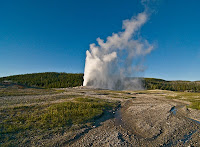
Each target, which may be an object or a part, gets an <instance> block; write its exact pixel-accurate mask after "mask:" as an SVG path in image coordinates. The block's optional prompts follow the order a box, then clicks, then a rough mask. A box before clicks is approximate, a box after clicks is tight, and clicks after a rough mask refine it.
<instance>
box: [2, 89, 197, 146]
mask: <svg viewBox="0 0 200 147" xmlns="http://www.w3.org/2000/svg"><path fill="white" fill-rule="evenodd" d="M57 90H60V91H61V92H59V93H56V94H55V93H54V94H49V95H42V96H41V95H37V96H32V95H29V96H7V97H0V102H1V101H2V103H1V107H5V106H7V105H8V104H9V103H10V102H11V100H12V99H16V100H20V103H19V104H21V101H22V100H26V101H27V100H28V101H32V98H34V100H35V99H37V100H38V101H37V102H34V104H35V103H46V101H45V99H46V98H47V97H48V99H50V102H51V103H57V102H58V101H59V102H62V101H64V100H63V98H62V97H63V96H65V97H66V96H67V95H68V96H69V99H67V100H68V101H69V100H73V96H76V97H77V96H84V97H93V98H101V99H107V100H110V101H118V102H119V103H120V105H119V106H118V107H117V108H116V109H114V110H110V111H107V112H105V113H104V114H103V115H102V116H101V117H100V118H98V119H96V120H95V122H94V123H93V126H92V127H91V126H90V127H83V128H81V129H79V130H75V131H74V132H73V131H71V132H64V133H62V135H52V137H47V139H43V140H41V142H38V141H37V142H38V144H35V146H148V147H156V146H197V147H198V146H200V111H199V110H194V109H190V108H189V109H188V108H187V105H189V102H186V101H182V100H173V99H167V98H166V96H171V95H174V92H169V91H162V90H152V91H139V92H138V91H111V90H99V89H91V88H87V87H77V88H63V89H57ZM5 99H6V101H5ZM22 102H23V103H24V102H25V101H22ZM19 104H17V103H16V105H19ZM31 104H33V103H31ZM48 138H49V139H48ZM33 140H34V139H33ZM27 145H28V144H27ZM32 145H34V144H32Z"/></svg>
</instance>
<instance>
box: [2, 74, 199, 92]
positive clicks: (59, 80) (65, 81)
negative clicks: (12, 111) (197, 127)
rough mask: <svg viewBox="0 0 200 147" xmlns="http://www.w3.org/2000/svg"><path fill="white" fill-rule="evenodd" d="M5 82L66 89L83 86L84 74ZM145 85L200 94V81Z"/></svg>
mask: <svg viewBox="0 0 200 147" xmlns="http://www.w3.org/2000/svg"><path fill="white" fill-rule="evenodd" d="M3 82H4V84H5V82H11V83H16V84H18V85H20V84H21V85H25V86H29V87H40V88H65V87H75V86H81V85H82V83H83V74H82V73H78V74H74V73H57V72H45V73H32V74H23V75H14V76H8V77H2V78H0V85H2V83H3ZM143 84H144V87H145V88H146V89H162V90H172V91H190V92H200V81H195V82H191V81H166V80H163V79H156V78H144V80H143Z"/></svg>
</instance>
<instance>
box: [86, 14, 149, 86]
mask: <svg viewBox="0 0 200 147" xmlns="http://www.w3.org/2000/svg"><path fill="white" fill-rule="evenodd" d="M147 19H148V15H147V12H146V11H144V12H142V13H139V14H138V15H137V16H136V17H132V18H131V19H128V20H124V21H123V27H122V29H123V30H124V31H122V32H118V33H113V34H112V36H108V37H107V39H106V41H104V40H102V39H100V38H97V43H98V45H96V44H94V43H93V44H90V49H89V50H87V52H86V61H85V71H84V82H83V86H91V87H94V88H103V89H114V90H123V89H135V90H136V89H142V84H141V81H140V78H127V77H130V76H132V75H133V74H135V73H137V72H138V71H141V70H143V67H142V66H141V65H140V64H137V63H134V61H135V60H138V59H140V58H141V57H144V56H145V55H146V54H148V53H150V52H151V51H152V49H153V45H151V44H149V43H148V41H147V40H145V39H142V38H141V37H137V35H135V34H136V33H137V32H138V30H139V29H140V27H141V26H142V25H143V24H144V23H145V22H146V21H147Z"/></svg>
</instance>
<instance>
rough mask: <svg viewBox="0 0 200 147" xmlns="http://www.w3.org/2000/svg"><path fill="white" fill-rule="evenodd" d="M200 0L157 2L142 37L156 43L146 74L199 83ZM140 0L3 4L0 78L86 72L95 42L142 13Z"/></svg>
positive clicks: (48, 0) (50, 0)
mask: <svg viewBox="0 0 200 147" xmlns="http://www.w3.org/2000/svg"><path fill="white" fill-rule="evenodd" d="M199 6H200V1H197V0H191V1H188V0H176V1H173V0H157V2H156V3H155V4H154V5H153V9H154V10H155V12H154V13H153V14H152V15H151V17H150V20H149V21H148V22H147V23H146V24H145V25H144V26H143V27H142V29H141V33H140V34H141V36H142V37H143V38H146V39H147V40H149V41H150V42H151V43H156V44H157V47H156V48H155V50H154V51H153V52H152V53H151V54H149V55H147V57H146V59H145V66H146V67H147V69H146V71H145V73H144V76H145V77H154V78H163V79H166V80H200V68H199V67H200V37H199V36H200V8H199ZM143 10H144V9H143V6H142V5H141V4H140V1H139V0H84V1H83V0H57V1H55V0H13V1H11V0H6V1H3V0H0V77H2V76H8V75H15V74H24V73H35V72H50V71H52V72H70V73H71V72H72V73H83V72H84V64H85V52H86V50H87V49H88V48H89V44H90V43H95V42H96V38H97V37H100V38H102V39H105V38H106V37H107V36H109V35H111V34H112V32H118V31H121V27H122V20H124V19H129V18H131V16H133V15H136V14H137V13H138V12H142V11H143Z"/></svg>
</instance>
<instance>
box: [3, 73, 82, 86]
mask: <svg viewBox="0 0 200 147" xmlns="http://www.w3.org/2000/svg"><path fill="white" fill-rule="evenodd" d="M5 81H9V82H12V83H17V84H22V85H26V86H30V87H40V88H64V87H75V86H80V85H82V83H83V74H72V73H57V72H45V73H32V74H23V75H14V76H8V77H2V78H0V82H1V83H2V82H5Z"/></svg>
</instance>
